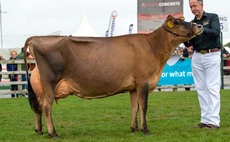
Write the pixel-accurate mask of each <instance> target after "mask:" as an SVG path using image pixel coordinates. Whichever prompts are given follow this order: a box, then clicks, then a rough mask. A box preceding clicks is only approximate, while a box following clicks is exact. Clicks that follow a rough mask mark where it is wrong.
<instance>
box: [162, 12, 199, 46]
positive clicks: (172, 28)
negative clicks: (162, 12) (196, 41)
mask: <svg viewBox="0 0 230 142" xmlns="http://www.w3.org/2000/svg"><path fill="white" fill-rule="evenodd" d="M162 27H163V28H164V29H165V30H166V31H167V32H169V33H171V34H172V35H173V36H176V37H183V38H182V39H183V40H184V41H186V40H189V39H191V38H193V37H195V36H197V35H199V34H201V33H202V32H203V26H202V25H198V24H195V23H192V22H186V21H184V17H180V18H174V17H173V16H171V15H169V16H168V17H167V19H166V20H165V22H164V23H163V25H162ZM184 41H182V42H184Z"/></svg>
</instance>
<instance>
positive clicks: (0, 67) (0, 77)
mask: <svg viewBox="0 0 230 142" xmlns="http://www.w3.org/2000/svg"><path fill="white" fill-rule="evenodd" d="M0 60H4V58H3V57H2V56H1V55H0ZM0 71H1V72H2V64H0ZM1 81H2V74H0V82H1Z"/></svg>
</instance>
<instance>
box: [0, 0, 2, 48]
mask: <svg viewBox="0 0 230 142" xmlns="http://www.w3.org/2000/svg"><path fill="white" fill-rule="evenodd" d="M0 24H1V25H0V30H1V48H3V41H2V5H1V2H0Z"/></svg>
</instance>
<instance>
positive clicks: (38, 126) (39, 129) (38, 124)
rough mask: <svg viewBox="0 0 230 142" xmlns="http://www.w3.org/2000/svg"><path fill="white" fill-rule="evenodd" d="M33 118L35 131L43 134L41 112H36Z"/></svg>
mask: <svg viewBox="0 0 230 142" xmlns="http://www.w3.org/2000/svg"><path fill="white" fill-rule="evenodd" d="M35 120H36V128H35V132H36V133H38V134H40V135H41V134H43V132H42V113H41V112H36V114H35Z"/></svg>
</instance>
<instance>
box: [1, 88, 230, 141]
mask: <svg viewBox="0 0 230 142" xmlns="http://www.w3.org/2000/svg"><path fill="white" fill-rule="evenodd" d="M220 115H221V127H220V129H217V130H213V129H212V130H210V129H199V128H193V126H194V125H196V124H198V123H199V120H200V109H199V105H198V100H197V94H196V92H194V91H189V92H153V93H152V94H150V96H149V105H148V113H147V120H148V126H149V130H150V132H151V135H149V136H145V135H143V133H142V132H136V133H132V132H131V131H130V124H131V110H130V102H129V95H128V94H127V93H124V94H120V95H116V96H112V97H108V98H104V99H96V100H85V99H80V98H78V97H75V96H69V97H68V98H66V99H63V100H59V103H58V104H54V105H53V120H54V124H55V127H56V131H57V133H58V134H59V136H60V137H59V138H55V139H50V138H49V137H48V136H47V128H46V125H45V123H43V128H44V134H43V135H37V134H35V132H34V128H35V121H34V120H35V116H34V113H33V112H32V111H31V109H30V106H29V103H28V101H27V98H17V99H0V141H23V142H35V141H38V142H42V141H57V142H59V141H60V142H62V141H65V142H70V141H75V142H88V141H89V142H97V141H98V142H103V141H105V142H121V141H123V142H227V141H229V132H230V90H222V91H221V114H220ZM139 120H140V119H139ZM139 122H140V121H139Z"/></svg>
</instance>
